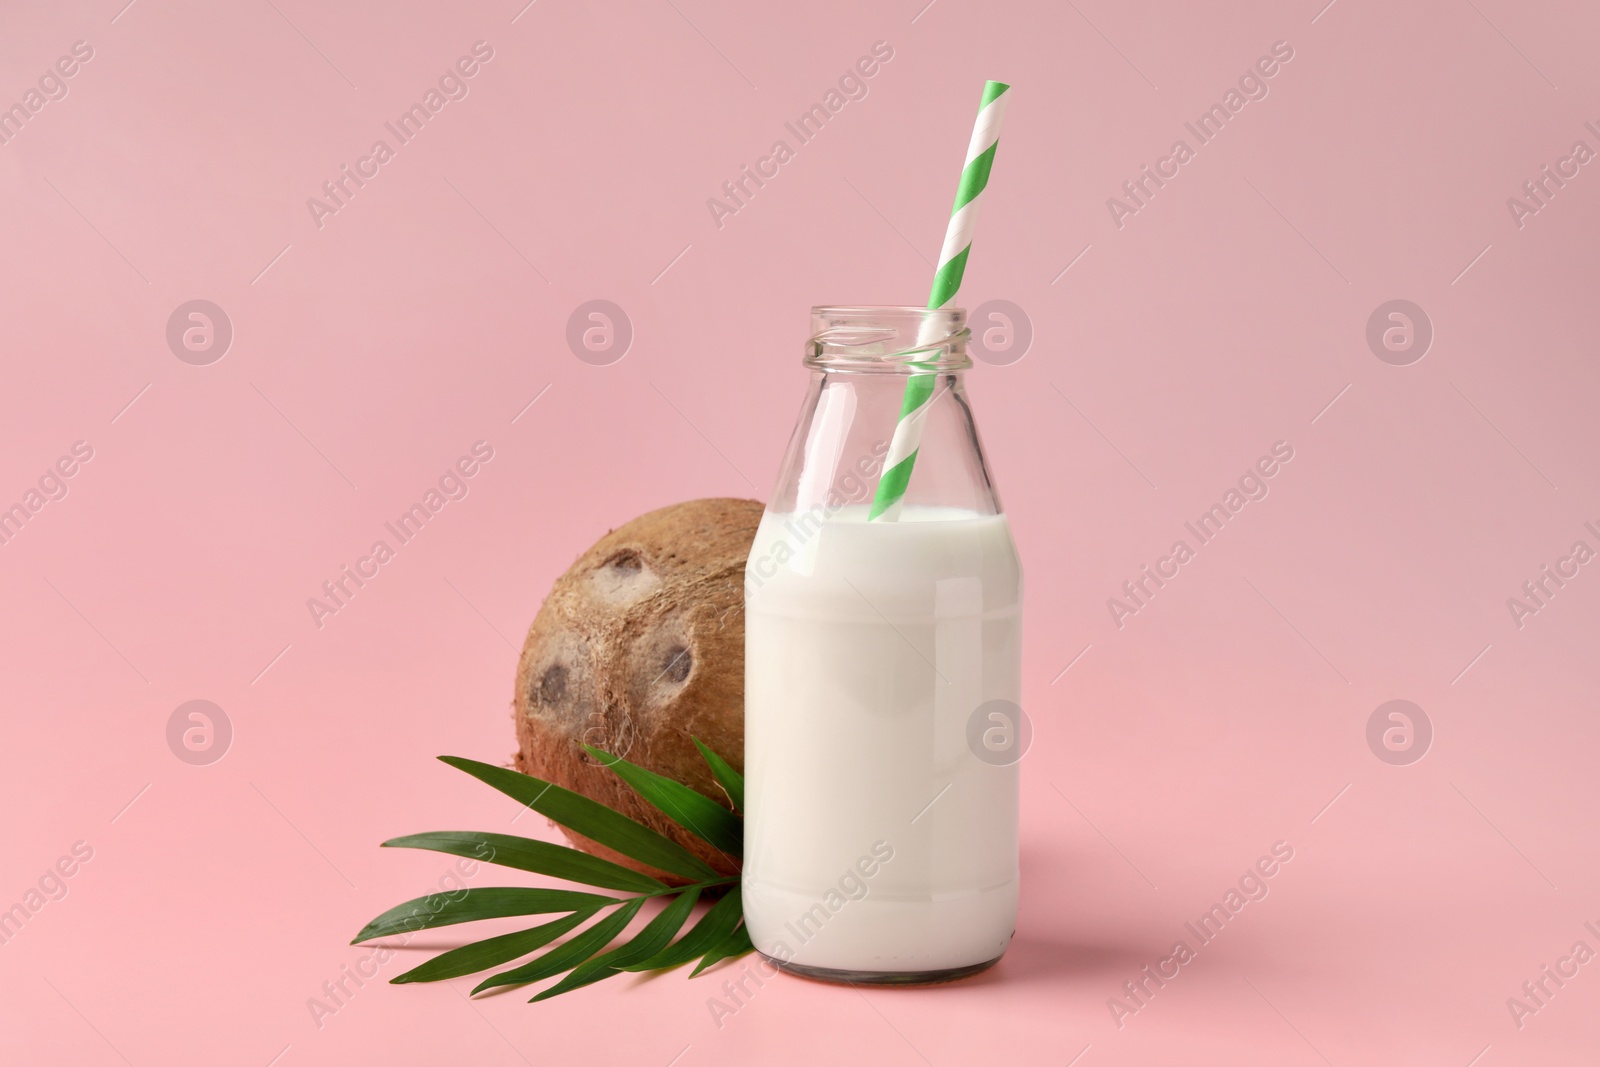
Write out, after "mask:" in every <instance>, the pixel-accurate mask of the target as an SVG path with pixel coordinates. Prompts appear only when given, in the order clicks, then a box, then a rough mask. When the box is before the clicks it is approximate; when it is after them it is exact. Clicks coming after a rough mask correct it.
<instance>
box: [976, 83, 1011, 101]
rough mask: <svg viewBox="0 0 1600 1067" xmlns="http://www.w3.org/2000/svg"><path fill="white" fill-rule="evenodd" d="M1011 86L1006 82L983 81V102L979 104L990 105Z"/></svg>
mask: <svg viewBox="0 0 1600 1067" xmlns="http://www.w3.org/2000/svg"><path fill="white" fill-rule="evenodd" d="M1009 88H1011V86H1010V85H1009V84H1008V83H1006V82H997V81H986V82H984V83H983V103H982V104H981V105H979V106H981V107H988V106H989V104H990V103H992V102H993V101H994V100H995V99H996V98H998V97H999V96H1000V94H1001V93H1003V92H1005V91H1006V90H1007V89H1009Z"/></svg>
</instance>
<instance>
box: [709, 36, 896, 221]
mask: <svg viewBox="0 0 1600 1067" xmlns="http://www.w3.org/2000/svg"><path fill="white" fill-rule="evenodd" d="M893 58H894V48H893V47H891V46H890V44H889V42H888V41H874V42H873V44H872V54H871V55H865V56H862V57H861V58H859V59H857V60H856V61H855V63H854V64H853V65H852V66H850V67H849V68H847V69H846V70H845V72H844V73H843V74H841V75H839V80H838V82H837V83H835V85H833V86H830V87H829V88H828V91H827V92H825V93H823V94H822V99H821V100H820V101H818V102H817V103H815V104H812V105H811V106H810V107H809V108H807V109H806V110H805V111H803V112H801V114H800V116H799V117H798V118H796V119H794V120H792V121H789V122H785V123H784V124H783V128H784V130H785V132H787V133H788V134H789V136H790V137H793V138H794V142H795V143H794V144H793V145H790V144H789V141H788V140H787V139H785V138H782V137H780V138H778V139H777V140H776V141H773V142H772V147H771V148H769V149H768V150H767V154H766V155H764V156H761V157H760V158H758V159H757V160H756V161H755V165H754V166H751V165H750V164H748V163H743V164H740V166H739V173H738V175H736V176H735V177H733V178H730V179H729V180H727V181H725V182H723V183H722V196H720V197H718V196H710V197H707V198H706V210H707V211H709V212H711V221H712V222H713V223H715V224H716V227H717V229H719V230H720V229H722V227H723V226H724V225H725V222H724V220H725V219H726V218H727V217H728V216H730V215H737V214H738V213H739V212H740V211H742V210H744V209H745V208H746V207H749V206H750V201H751V200H753V199H754V198H755V195H756V193H757V192H758V191H759V190H761V189H764V188H766V184H767V182H769V181H771V180H772V179H774V178H776V177H777V176H778V175H779V174H780V173H782V170H783V167H784V165H785V164H786V163H788V162H789V161H790V160H792V159H794V158H795V155H796V153H797V152H798V150H799V149H800V148H802V147H804V146H805V145H808V144H810V143H811V142H812V140H814V139H815V138H816V136H817V135H818V134H819V133H821V132H822V128H823V127H824V126H826V125H827V124H828V123H829V122H830V121H831V120H832V119H833V117H834V116H835V115H837V114H839V112H841V111H843V110H844V108H845V105H846V104H848V103H850V102H851V101H853V100H865V99H866V98H867V92H868V86H867V81H868V80H869V79H871V78H873V77H875V76H876V75H877V74H878V72H879V71H880V70H882V69H883V65H884V64H886V63H888V62H889V61H890V60H891V59H893Z"/></svg>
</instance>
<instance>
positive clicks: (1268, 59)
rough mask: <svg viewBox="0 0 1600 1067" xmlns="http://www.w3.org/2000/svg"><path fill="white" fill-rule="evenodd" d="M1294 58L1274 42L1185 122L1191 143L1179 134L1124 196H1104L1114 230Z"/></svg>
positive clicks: (1290, 50) (1260, 95)
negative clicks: (1235, 80) (1215, 99)
mask: <svg viewBox="0 0 1600 1067" xmlns="http://www.w3.org/2000/svg"><path fill="white" fill-rule="evenodd" d="M1293 58H1294V49H1293V48H1292V47H1290V45H1289V42H1288V41H1274V42H1273V44H1272V54H1271V55H1265V56H1262V57H1261V58H1259V59H1257V60H1256V61H1255V63H1254V64H1253V65H1252V66H1251V67H1249V68H1248V69H1246V70H1245V72H1244V73H1243V74H1241V75H1240V76H1239V81H1238V84H1237V86H1233V85H1230V86H1228V88H1227V90H1226V91H1225V92H1224V93H1223V94H1222V99H1221V101H1220V102H1218V103H1215V104H1212V105H1211V106H1210V107H1209V108H1207V109H1206V110H1205V111H1203V112H1201V113H1200V115H1199V117H1198V118H1196V119H1195V120H1194V121H1193V122H1185V123H1184V124H1183V128H1184V129H1185V130H1188V131H1189V134H1190V136H1192V137H1193V138H1194V140H1195V143H1194V144H1193V145H1191V144H1190V143H1189V142H1188V141H1187V140H1186V139H1184V138H1182V137H1180V138H1178V139H1177V140H1176V141H1174V142H1172V148H1171V149H1170V150H1169V151H1168V152H1167V154H1166V155H1164V156H1162V157H1161V158H1159V159H1157V160H1156V162H1155V167H1154V168H1153V169H1152V168H1151V166H1150V164H1148V163H1147V164H1145V165H1144V166H1142V167H1140V168H1139V175H1138V177H1135V178H1130V179H1129V180H1127V181H1125V182H1123V183H1122V192H1123V196H1124V197H1125V199H1119V198H1118V197H1115V196H1109V197H1107V198H1106V210H1107V211H1109V212H1110V213H1111V222H1112V224H1113V225H1115V226H1116V228H1117V229H1119V230H1120V229H1122V227H1123V226H1125V225H1127V223H1126V222H1125V221H1124V220H1125V219H1127V218H1128V216H1130V215H1137V214H1138V213H1139V212H1140V211H1142V210H1143V209H1144V208H1146V207H1149V206H1150V201H1151V200H1152V199H1153V198H1154V197H1155V195H1156V193H1157V192H1158V191H1159V190H1160V189H1161V188H1162V187H1164V186H1165V185H1166V184H1167V182H1169V181H1171V180H1172V179H1174V178H1176V177H1177V176H1178V175H1179V174H1180V173H1181V172H1182V168H1183V166H1184V165H1185V164H1186V163H1188V162H1189V161H1191V160H1192V159H1194V158H1195V154H1196V153H1197V152H1199V150H1200V149H1201V148H1202V147H1204V146H1205V145H1208V144H1210V143H1211V142H1212V141H1213V140H1215V139H1216V137H1217V135H1218V134H1220V133H1222V131H1223V128H1224V127H1226V126H1227V125H1228V123H1229V122H1231V121H1233V118H1234V116H1236V115H1238V114H1239V112H1241V111H1243V110H1244V108H1245V105H1246V104H1248V103H1249V102H1250V101H1252V100H1265V99H1266V98H1267V93H1268V91H1269V89H1268V86H1267V82H1268V81H1269V80H1270V79H1272V78H1274V77H1276V76H1277V75H1278V73H1279V72H1280V71H1281V70H1282V69H1283V65H1284V64H1287V63H1288V62H1289V61H1290V60H1292V59H1293Z"/></svg>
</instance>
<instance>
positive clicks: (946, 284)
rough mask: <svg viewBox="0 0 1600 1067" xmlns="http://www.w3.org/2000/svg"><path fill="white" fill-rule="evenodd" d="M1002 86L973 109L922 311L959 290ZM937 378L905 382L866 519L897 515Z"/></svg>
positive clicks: (995, 140) (992, 87)
mask: <svg viewBox="0 0 1600 1067" xmlns="http://www.w3.org/2000/svg"><path fill="white" fill-rule="evenodd" d="M1009 88H1011V86H1009V85H1007V84H1006V83H1005V82H996V81H991V82H985V83H984V86H983V102H982V103H981V104H980V105H979V106H978V120H977V122H976V123H974V124H973V127H972V140H971V141H970V142H969V143H968V145H967V161H966V163H965V165H964V166H963V167H962V170H961V186H960V188H959V189H957V190H956V202H955V206H954V207H952V208H951V209H950V225H949V226H948V227H947V228H946V229H945V233H944V247H943V248H942V249H941V250H940V251H939V268H938V270H936V271H935V272H934V275H933V291H932V292H931V293H929V294H928V308H929V309H930V310H937V309H938V308H942V307H944V306H945V305H946V304H949V303H950V302H952V301H953V300H955V298H956V291H957V290H959V289H960V288H961V277H962V275H963V274H964V273H965V272H966V269H967V253H968V252H970V251H971V250H972V230H973V227H974V226H975V225H976V223H977V220H978V203H979V201H980V200H981V199H982V197H983V190H984V188H985V187H986V186H988V184H989V170H990V168H991V167H993V166H994V152H995V148H996V147H997V146H998V145H999V143H1000V122H1001V120H1002V119H1004V118H1005V115H1006V101H1007V100H1008V99H1009V97H1007V96H1006V90H1007V89H1009ZM938 335H939V330H938V328H937V327H935V326H932V325H931V324H930V323H927V322H925V323H924V324H923V327H922V330H921V331H919V336H918V338H917V344H918V345H926V344H932V343H933V342H934V341H937V340H939V336H938ZM938 377H939V376H938V375H937V374H913V375H912V376H911V377H910V378H909V379H908V380H907V381H906V395H905V399H904V400H902V401H901V403H900V421H899V422H897V423H896V424H895V428H894V437H892V438H891V439H890V441H889V452H888V454H887V455H886V456H884V459H883V476H882V477H880V478H879V479H878V491H877V494H876V495H875V496H874V497H873V500H872V509H871V510H870V511H869V512H868V513H867V518H868V519H884V520H886V521H890V522H892V521H894V520H895V519H897V518H899V516H900V504H901V501H902V500H904V498H905V495H906V486H907V485H908V484H910V482H911V468H912V466H913V465H914V464H915V463H916V462H917V449H918V447H919V446H920V445H921V444H922V422H923V418H924V416H926V415H927V413H928V408H929V406H930V405H931V404H932V401H933V387H934V384H935V383H936V382H937V380H938Z"/></svg>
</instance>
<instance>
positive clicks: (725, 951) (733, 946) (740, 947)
mask: <svg viewBox="0 0 1600 1067" xmlns="http://www.w3.org/2000/svg"><path fill="white" fill-rule="evenodd" d="M755 950H756V947H755V946H754V945H752V944H751V943H750V930H749V928H748V927H746V926H745V924H744V923H742V922H741V923H740V924H739V926H738V928H737V929H735V930H734V931H733V932H732V933H730V934H729V935H728V936H727V937H725V938H723V939H722V941H721V943H719V944H718V945H717V947H716V948H714V949H712V950H711V951H710V952H707V953H706V954H705V956H704V957H703V958H702V959H701V960H700V962H699V963H697V964H695V968H694V970H692V971H690V972H689V977H690V978H693V977H694V976H695V975H697V974H699V973H700V972H701V971H703V970H705V969H706V968H707V967H710V966H711V965H712V964H714V963H720V962H722V961H723V960H725V959H727V958H728V957H730V956H743V955H744V954H745V953H746V952H754V951H755Z"/></svg>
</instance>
